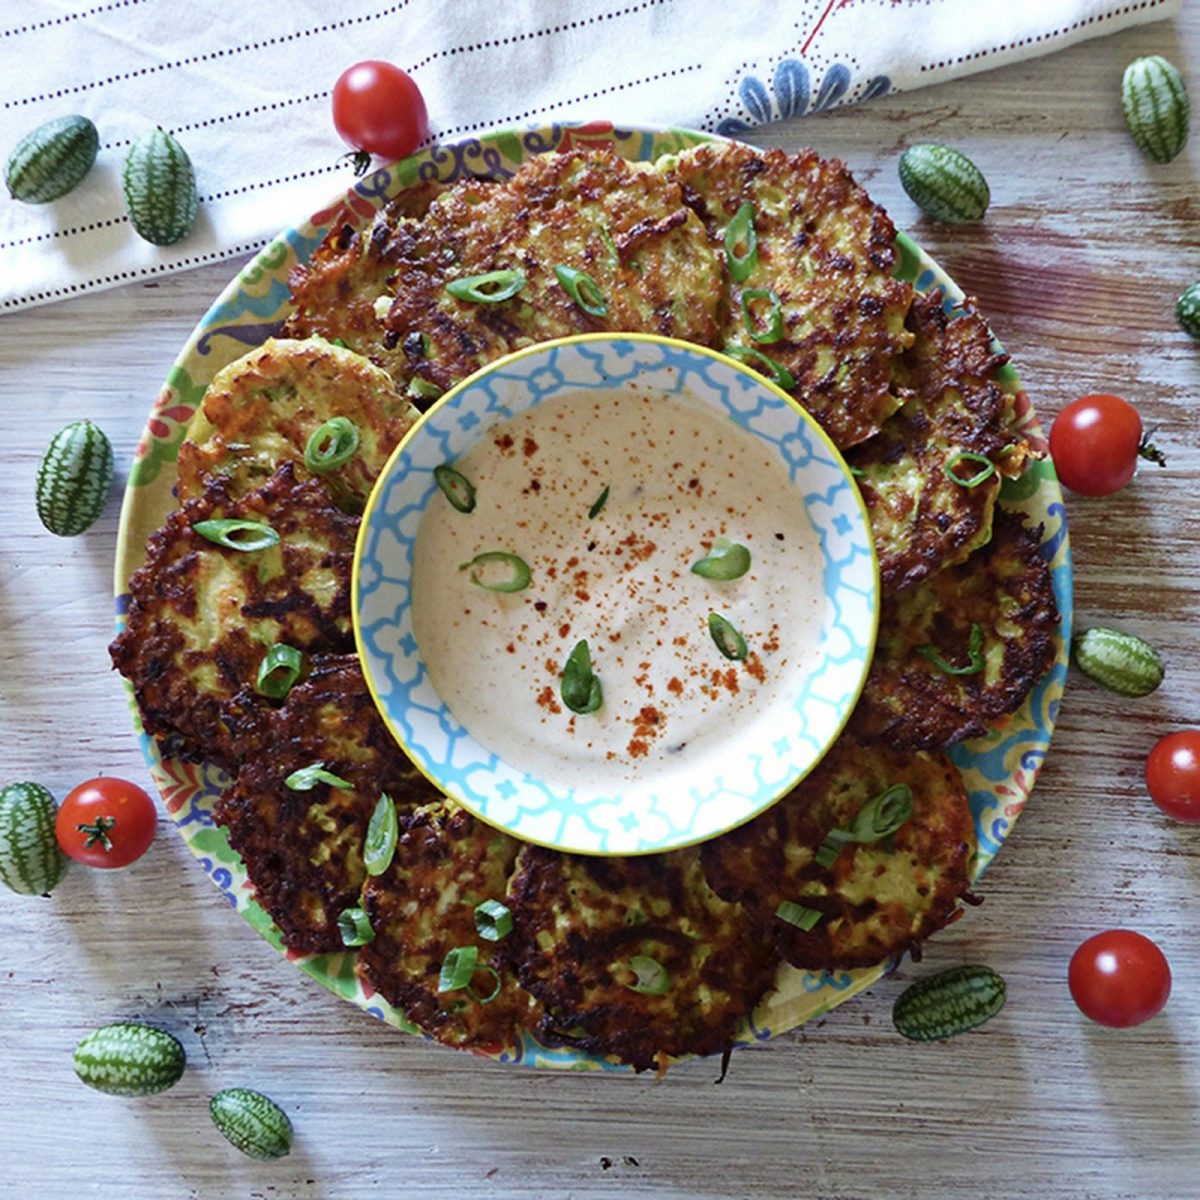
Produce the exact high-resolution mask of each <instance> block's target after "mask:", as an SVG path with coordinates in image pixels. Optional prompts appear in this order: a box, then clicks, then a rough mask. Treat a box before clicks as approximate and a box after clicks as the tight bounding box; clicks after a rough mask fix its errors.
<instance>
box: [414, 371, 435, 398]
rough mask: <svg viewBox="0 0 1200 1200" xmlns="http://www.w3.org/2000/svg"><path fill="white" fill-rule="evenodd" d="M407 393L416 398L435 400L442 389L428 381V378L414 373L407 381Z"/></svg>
mask: <svg viewBox="0 0 1200 1200" xmlns="http://www.w3.org/2000/svg"><path fill="white" fill-rule="evenodd" d="M408 394H409V395H410V396H415V397H416V398H417V399H418V400H436V399H437V398H438V397H439V396H440V395H441V394H442V389H441V388H440V387H438V385H437V384H436V383H430V382H429V380H428V379H422V378H421V377H420V375H414V376H413V377H412V378H411V379H410V380H409V381H408Z"/></svg>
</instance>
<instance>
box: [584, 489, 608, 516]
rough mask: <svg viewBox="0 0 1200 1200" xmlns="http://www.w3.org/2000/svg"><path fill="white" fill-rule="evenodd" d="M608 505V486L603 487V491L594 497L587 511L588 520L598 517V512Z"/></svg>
mask: <svg viewBox="0 0 1200 1200" xmlns="http://www.w3.org/2000/svg"><path fill="white" fill-rule="evenodd" d="M607 503H608V484H605V485H604V491H602V492H601V493H600V495H598V496H597V497H596V499H595V500H594V501H593V502H592V507H591V508H589V509H588V520H589V521H590V520H591V519H592V518H593V517H598V516H599V515H600V510H601V509H602V508H603V507H604V506H605V505H606V504H607Z"/></svg>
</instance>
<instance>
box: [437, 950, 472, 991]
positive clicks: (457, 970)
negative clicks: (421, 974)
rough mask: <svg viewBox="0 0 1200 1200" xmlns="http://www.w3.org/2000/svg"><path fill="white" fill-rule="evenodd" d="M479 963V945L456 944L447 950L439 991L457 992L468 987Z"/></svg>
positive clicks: (439, 981)
mask: <svg viewBox="0 0 1200 1200" xmlns="http://www.w3.org/2000/svg"><path fill="white" fill-rule="evenodd" d="M478 965H479V947H478V946H455V947H454V948H453V949H452V950H448V951H447V952H446V957H445V958H444V959H443V960H442V969H441V971H440V972H439V973H438V986H437V990H438V991H439V992H457V991H460V990H461V989H462V988H465V987H467V986H468V985H469V984H470V982H471V977H472V976H473V975H474V974H475V968H476V967H477V966H478Z"/></svg>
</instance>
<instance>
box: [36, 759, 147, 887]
mask: <svg viewBox="0 0 1200 1200" xmlns="http://www.w3.org/2000/svg"><path fill="white" fill-rule="evenodd" d="M157 825H158V813H157V811H156V809H155V807H154V801H153V800H151V799H150V797H149V796H148V795H147V794H146V793H145V792H144V791H143V790H142V789H141V788H140V787H138V786H137V784H135V783H128V782H127V781H126V780H124V779H114V778H112V777H111V776H107V777H104V778H100V779H89V780H87V782H86V783H81V784H80V785H79V786H78V787H77V788H73V789H72V790H71V791H70V792H68V793H67V796H66V799H65V800H63V802H62V804H61V805H60V806H59V810H58V816H57V817H56V818H55V821H54V833H55V836H56V837H57V838H58V844H59V845H60V846H61V847H62V850H63V853H64V854H66V855H67V856H68V857H69V858H73V859H75V861H76V862H81V863H84V864H85V865H86V866H89V867H127V866H129V864H130V863H131V862H133V861H134V860H135V859H138V858H141V857H142V855H143V854H145V853H146V851H147V850H148V849H149V848H150V843H151V842H152V841H154V830H155V828H156V827H157Z"/></svg>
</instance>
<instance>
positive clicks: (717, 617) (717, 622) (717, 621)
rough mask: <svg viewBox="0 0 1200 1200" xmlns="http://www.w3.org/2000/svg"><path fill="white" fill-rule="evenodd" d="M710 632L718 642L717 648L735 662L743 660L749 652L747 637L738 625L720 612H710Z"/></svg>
mask: <svg viewBox="0 0 1200 1200" xmlns="http://www.w3.org/2000/svg"><path fill="white" fill-rule="evenodd" d="M708 632H709V633H711V634H712V640H713V641H714V642H716V644H717V649H718V650H720V652H721V653H722V654H723V655H725V657H726V658H731V659H733V661H734V662H741V660H742V659H743V658H745V657H746V655H747V654H748V653H749V650H748V648H747V646H746V639H745V638H744V637H742V635H741V634H740V633H739V632H738V630H737V627H736V626H735V625H733V623H732V622H730V621H729V619H728V618H726V617H723V616H721V614H720V613H718V612H711V613H709V614H708Z"/></svg>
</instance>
